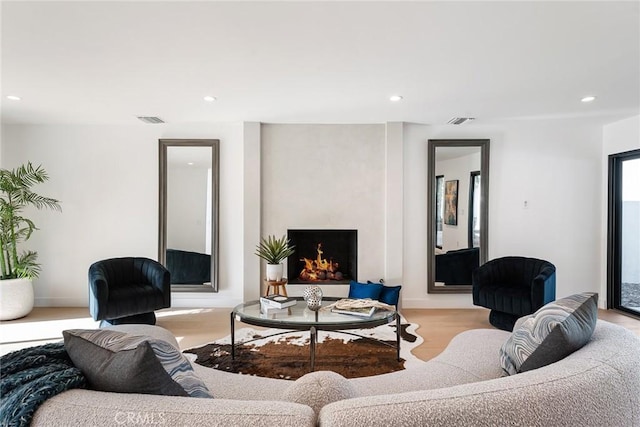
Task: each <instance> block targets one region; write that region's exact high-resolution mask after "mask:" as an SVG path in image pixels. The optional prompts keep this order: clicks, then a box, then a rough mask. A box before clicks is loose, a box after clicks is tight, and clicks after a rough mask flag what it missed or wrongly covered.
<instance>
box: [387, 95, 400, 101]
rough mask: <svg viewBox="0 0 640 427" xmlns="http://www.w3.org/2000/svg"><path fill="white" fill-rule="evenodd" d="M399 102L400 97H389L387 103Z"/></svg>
mask: <svg viewBox="0 0 640 427" xmlns="http://www.w3.org/2000/svg"><path fill="white" fill-rule="evenodd" d="M401 100H402V97H401V96H400V95H391V96H390V97H389V101H391V102H398V101H401Z"/></svg>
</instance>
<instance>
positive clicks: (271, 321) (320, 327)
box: [231, 297, 400, 371]
mask: <svg viewBox="0 0 640 427" xmlns="http://www.w3.org/2000/svg"><path fill="white" fill-rule="evenodd" d="M339 299H341V298H332V297H323V298H322V306H323V307H326V306H327V305H330V304H332V303H334V302H336V301H338V300H339ZM296 300H297V301H296V305H294V306H291V307H289V314H276V315H265V314H262V313H261V312H260V301H251V302H247V303H244V304H240V305H238V306H236V307H235V308H234V309H233V311H232V312H231V359H232V360H233V359H235V344H236V343H235V322H236V321H238V322H242V323H246V324H248V325H254V326H262V327H265V328H276V329H284V331H283V332H278V333H276V334H271V335H268V336H267V337H260V338H259V339H264V338H268V337H271V336H275V335H281V334H286V333H287V332H291V331H309V352H310V359H311V362H310V365H311V371H313V370H314V368H315V360H316V344H317V342H318V331H340V332H342V333H345V334H348V335H353V336H356V337H361V338H368V339H373V338H371V337H363V336H362V335H358V334H355V333H352V332H347V331H348V330H350V329H369V328H375V327H376V326H381V325H386V324H388V323H391V322H393V321H395V322H396V345H395V348H396V352H397V357H398V361H399V360H400V316H399V315H398V312H397V311H395V310H380V309H378V310H376V311H375V312H374V313H373V315H372V316H371V317H360V316H355V315H351V314H340V313H333V312H331V310H323V309H320V310H319V311H311V310H309V309H308V308H307V304H306V302H305V301H304V300H303V299H302V298H296ZM251 341H255V340H250V341H245V342H244V343H243V344H246V343H248V342H251ZM376 341H378V342H381V343H382V344H385V345H389V344H388V343H386V342H384V341H379V340H376Z"/></svg>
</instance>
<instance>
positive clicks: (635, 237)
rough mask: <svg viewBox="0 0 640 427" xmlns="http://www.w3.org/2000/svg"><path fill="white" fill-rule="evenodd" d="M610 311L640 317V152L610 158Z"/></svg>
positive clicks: (608, 284) (608, 303)
mask: <svg viewBox="0 0 640 427" xmlns="http://www.w3.org/2000/svg"><path fill="white" fill-rule="evenodd" d="M607 276H608V277H607V279H608V280H607V282H608V283H607V289H608V292H607V294H608V301H607V305H608V306H609V307H608V308H616V309H619V310H622V311H625V312H627V313H629V314H632V315H635V316H638V317H640V150H634V151H629V152H626V153H620V154H612V155H610V156H609V229H608V262H607Z"/></svg>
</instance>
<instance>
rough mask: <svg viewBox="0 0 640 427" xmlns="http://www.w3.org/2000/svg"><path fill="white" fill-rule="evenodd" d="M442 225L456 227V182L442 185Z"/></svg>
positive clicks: (447, 182) (452, 181)
mask: <svg viewBox="0 0 640 427" xmlns="http://www.w3.org/2000/svg"><path fill="white" fill-rule="evenodd" d="M444 223H445V224H446V225H458V180H457V179H454V180H451V181H446V182H445V183H444Z"/></svg>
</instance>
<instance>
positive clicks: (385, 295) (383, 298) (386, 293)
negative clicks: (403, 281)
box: [367, 281, 402, 305]
mask: <svg viewBox="0 0 640 427" xmlns="http://www.w3.org/2000/svg"><path fill="white" fill-rule="evenodd" d="M367 283H368V284H370V285H378V284H379V283H374V282H370V281H367ZM400 289H402V285H398V286H384V285H383V286H382V291H380V298H379V299H378V301H380V302H383V303H385V304H389V305H398V301H399V300H400Z"/></svg>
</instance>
